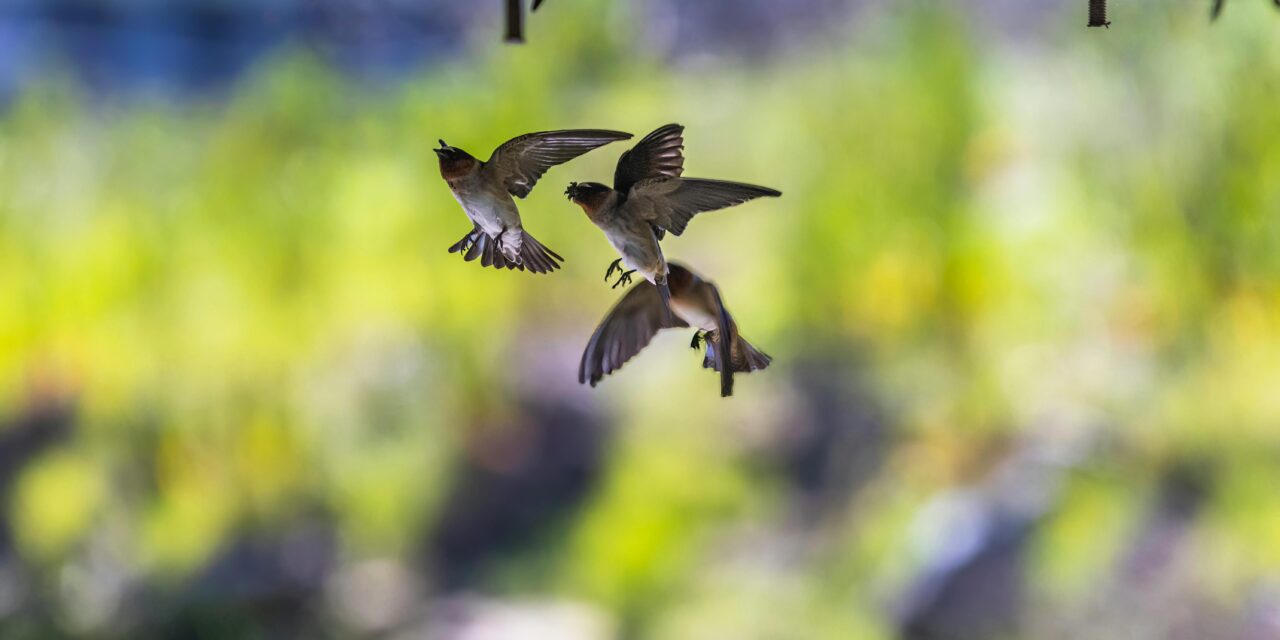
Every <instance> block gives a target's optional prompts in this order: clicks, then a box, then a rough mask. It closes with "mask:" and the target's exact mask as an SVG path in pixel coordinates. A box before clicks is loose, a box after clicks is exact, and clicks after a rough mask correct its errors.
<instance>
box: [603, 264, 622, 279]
mask: <svg viewBox="0 0 1280 640" xmlns="http://www.w3.org/2000/svg"><path fill="white" fill-rule="evenodd" d="M614 271H622V258H618V259H617V260H614V261H613V262H610V263H609V270H608V271H605V272H604V281H605V282H608V281H609V278H612V277H613V272H614Z"/></svg>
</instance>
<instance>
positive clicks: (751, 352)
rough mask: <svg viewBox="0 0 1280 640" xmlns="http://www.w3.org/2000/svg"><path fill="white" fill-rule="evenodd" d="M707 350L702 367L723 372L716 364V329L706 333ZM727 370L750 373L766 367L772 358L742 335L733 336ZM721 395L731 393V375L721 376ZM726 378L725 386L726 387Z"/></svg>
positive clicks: (718, 344)
mask: <svg viewBox="0 0 1280 640" xmlns="http://www.w3.org/2000/svg"><path fill="white" fill-rule="evenodd" d="M706 343H707V351H706V355H705V356H704V357H703V358H702V367H703V368H704V369H714V370H716V371H720V373H721V374H724V373H725V372H724V371H721V370H720V367H718V366H717V365H716V349H719V348H720V335H719V332H718V331H708V332H707V335H706ZM727 355H728V356H729V358H728V360H729V371H730V372H732V373H751V372H752V371H760V370H761V369H766V368H768V367H769V364H770V363H772V362H773V358H771V357H770V356H769V354H767V353H765V352H763V351H761V350H759V349H757V348H755V346H754V345H752V344H751V343H750V342H747V341H746V339H744V338H743V337H742V336H736V335H735V336H734V337H733V344H732V345H731V346H730V347H729V353H728V354H727ZM721 378H722V382H721V388H720V393H721V395H725V396H728V395H732V394H733V377H732V376H723V375H722V376H721ZM726 380H727V387H726Z"/></svg>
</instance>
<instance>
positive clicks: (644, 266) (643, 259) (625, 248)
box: [605, 230, 663, 282]
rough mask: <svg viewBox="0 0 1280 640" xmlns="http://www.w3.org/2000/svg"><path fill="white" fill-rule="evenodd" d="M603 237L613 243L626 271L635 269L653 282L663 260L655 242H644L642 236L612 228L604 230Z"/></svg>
mask: <svg viewBox="0 0 1280 640" xmlns="http://www.w3.org/2000/svg"><path fill="white" fill-rule="evenodd" d="M605 237H607V238H608V239H609V244H611V245H613V248H614V250H615V251H617V252H618V256H619V257H621V258H622V265H623V266H624V267H626V268H627V270H628V271H635V272H637V273H639V274H641V275H643V276H644V279H645V280H648V281H649V282H653V281H654V280H655V279H656V278H657V276H658V272H659V271H660V270H661V269H662V266H663V261H662V254H661V253H660V249H658V246H657V243H656V242H645V241H644V238H643V236H641V237H640V238H636V237H635V236H632V235H627V234H625V233H622V232H618V231H613V230H606V231H605ZM650 245H652V246H650Z"/></svg>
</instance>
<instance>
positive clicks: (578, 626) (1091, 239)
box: [0, 0, 1280, 639]
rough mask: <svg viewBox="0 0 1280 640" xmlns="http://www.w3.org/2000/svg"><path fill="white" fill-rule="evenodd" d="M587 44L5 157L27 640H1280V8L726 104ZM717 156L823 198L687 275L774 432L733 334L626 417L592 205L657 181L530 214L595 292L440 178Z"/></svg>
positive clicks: (898, 67) (711, 77)
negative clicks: (499, 167) (485, 635)
mask: <svg viewBox="0 0 1280 640" xmlns="http://www.w3.org/2000/svg"><path fill="white" fill-rule="evenodd" d="M560 4H561V5H564V6H563V7H556V12H555V13H554V14H552V13H548V14H547V15H546V16H544V17H543V16H540V20H539V23H538V30H539V33H538V34H537V37H533V38H531V42H530V43H529V44H528V45H525V46H523V47H503V48H499V47H497V46H496V45H495V44H494V43H493V42H491V41H492V40H493V39H492V38H490V37H489V36H490V35H491V34H484V36H483V37H477V38H476V43H477V44H476V49H475V51H474V55H472V56H470V57H468V58H467V59H465V60H462V61H454V62H450V63H447V64H445V65H444V66H438V67H434V68H432V69H430V70H428V71H425V72H423V74H422V75H421V77H419V78H416V79H413V80H412V81H409V82H406V83H405V84H404V85H403V86H400V87H397V88H394V89H386V88H382V89H378V90H371V89H369V88H368V87H365V86H361V85H360V84H359V82H358V81H353V80H350V79H347V78H344V77H342V76H340V75H338V74H336V73H335V72H333V71H331V70H329V69H327V68H326V67H325V66H324V65H323V64H321V63H319V62H318V61H317V60H315V59H314V58H312V57H310V56H309V55H308V54H306V53H299V52H292V53H285V54H281V55H280V56H278V57H277V58H275V59H274V60H273V61H272V62H270V63H269V64H265V65H263V66H261V67H260V68H259V69H257V70H256V71H255V72H254V73H252V74H251V76H250V77H249V78H248V79H246V80H245V81H243V83H242V86H240V87H239V88H238V90H237V91H236V92H235V94H234V95H233V96H232V97H230V98H229V99H228V100H227V101H225V102H216V103H183V104H180V105H175V104H154V103H147V102H141V103H139V102H128V103H127V106H121V105H107V106H105V107H104V106H101V105H98V106H89V105H87V104H86V101H84V100H82V99H81V96H80V95H79V94H78V91H77V89H76V88H75V85H74V84H73V83H69V82H60V81H57V80H50V81H49V82H47V83H44V84H43V85H42V86H40V87H38V88H35V89H32V90H29V91H26V92H25V93H24V94H23V95H21V96H20V97H19V98H18V99H17V100H16V101H15V102H14V103H13V104H11V105H10V106H9V107H8V109H7V110H6V111H5V112H4V113H3V114H0V416H4V418H3V420H4V421H5V426H4V428H3V429H0V461H3V468H0V489H3V491H4V494H5V496H6V502H5V510H4V512H3V513H4V516H3V527H0V530H2V531H0V533H2V534H3V535H0V549H2V550H3V555H2V556H0V615H2V616H3V630H4V633H3V634H0V635H3V636H4V637H48V636H49V635H50V634H57V635H92V636H94V637H103V636H107V637H112V636H120V637H147V636H154V635H163V634H169V635H171V636H172V637H290V636H292V635H300V636H304V637H349V636H353V635H363V634H369V633H375V632H383V631H389V632H393V633H404V634H419V633H426V634H427V635H428V637H470V636H466V635H465V633H467V631H465V629H472V630H474V629H475V628H477V627H483V626H484V625H497V626H496V627H494V628H499V629H507V628H511V627H502V626H501V625H503V624H507V625H516V626H517V627H518V628H520V629H522V631H518V632H510V631H508V632H507V634H508V635H507V636H505V637H539V636H535V635H534V634H535V633H537V631H536V628H537V627H538V625H543V626H545V627H548V628H553V629H557V631H551V632H545V633H548V634H549V635H548V637H569V638H573V637H579V638H598V637H615V636H626V637H654V638H706V637H734V638H850V637H858V638H890V637H897V636H903V637H912V638H934V637H938V638H952V637H954V638H982V637H986V638H990V637H1001V634H1006V635H1007V636H1008V637H1037V638H1068V637H1071V638H1077V637H1120V635H1124V637H1133V638H1174V637H1215V638H1241V639H1244V638H1270V637H1276V636H1277V634H1280V627H1278V626H1277V622H1276V620H1277V618H1278V617H1280V592H1277V588H1278V585H1280V545H1277V540H1280V501H1277V500H1276V495H1277V490H1280V464H1277V462H1280V392H1278V390H1280V257H1277V256H1280V179H1277V176H1280V111H1277V109H1276V104H1277V96H1280V38H1277V37H1276V34H1277V33H1278V31H1277V30H1280V19H1277V18H1276V17H1275V16H1274V15H1271V12H1269V11H1268V7H1267V6H1266V5H1265V4H1264V3H1253V4H1250V3H1246V2H1239V3H1238V4H1239V6H1238V7H1233V8H1232V11H1230V12H1228V13H1227V14H1225V15H1224V16H1223V18H1222V20H1220V21H1219V22H1218V23H1216V24H1215V25H1214V26H1213V27H1212V28H1210V27H1209V25H1208V24H1207V23H1206V20H1205V15H1204V11H1201V10H1200V9H1199V8H1195V9H1194V10H1193V9H1191V8H1188V7H1186V6H1181V3H1172V4H1174V5H1179V6H1176V7H1174V6H1165V3H1159V2H1154V1H1151V2H1145V3H1129V4H1133V5H1138V6H1135V7H1131V8H1125V7H1117V8H1116V11H1115V12H1113V14H1114V15H1113V18H1112V19H1113V20H1114V22H1115V24H1116V26H1117V27H1119V25H1121V24H1122V22H1123V24H1124V25H1125V26H1124V28H1113V29H1111V30H1110V31H1108V32H1097V31H1086V30H1085V29H1084V28H1083V24H1080V23H1082V22H1083V17H1082V15H1076V14H1074V13H1072V14H1067V13H1064V15H1063V17H1062V20H1061V21H1060V22H1061V28H1060V31H1059V32H1058V33H1056V34H1047V35H1046V39H1045V41H1044V42H1040V43H1036V44H1030V43H1025V42H1024V43H1021V44H1008V43H1004V44H996V45H990V44H987V43H984V41H983V40H984V37H983V36H982V35H980V34H981V33H982V31H981V27H980V26H975V25H974V23H975V22H976V21H975V20H974V19H973V18H972V17H971V16H963V15H960V14H950V13H948V10H947V9H944V8H940V7H939V5H938V4H937V3H927V4H926V3H919V4H918V5H916V6H914V7H908V8H901V9H898V10H897V11H896V12H895V13H891V14H887V15H880V14H874V13H872V12H869V13H867V15H865V16H862V20H861V21H859V22H858V23H856V24H855V25H852V26H851V27H850V28H849V31H848V38H847V42H846V43H844V44H841V45H838V46H837V45H830V44H829V43H825V44H823V45H822V46H815V47H813V48H809V49H804V50H801V51H796V52H793V53H791V54H787V55H784V56H781V57H779V58H777V59H773V60H770V61H768V62H761V63H758V64H752V65H745V64H739V63H733V62H725V61H711V62H707V63H698V62H696V61H695V62H694V63H692V64H690V65H685V66H680V65H671V64H669V63H668V62H667V61H664V60H661V59H658V58H656V57H655V56H652V55H648V54H646V53H645V51H646V50H645V47H644V46H643V44H642V43H641V42H640V41H639V40H638V39H636V38H634V37H632V36H629V35H628V30H627V29H624V28H621V25H625V24H626V10H625V9H623V10H618V9H613V10H606V5H607V3H602V2H595V1H588V0H581V1H578V2H573V1H571V0H560ZM1255 4H1256V5H1257V6H1254V5H1255ZM1077 13H1080V12H1077ZM1121 14H1123V16H1121ZM600 24H607V25H610V28H609V29H608V30H607V31H605V32H603V33H602V32H601V31H600V30H599V29H598V28H597V27H598V26H599V25H600ZM668 121H679V122H681V123H682V124H684V125H686V126H687V127H688V130H687V133H686V140H687V149H686V154H687V157H688V161H687V162H686V167H687V173H688V174H689V175H691V176H705V177H718V178H728V179H738V180H743V181H748V182H756V183H761V184H767V185H770V186H773V187H777V188H779V189H781V190H782V191H783V192H784V193H785V196H784V197H783V198H781V199H779V200H776V201H772V200H771V201H768V202H757V203H752V204H750V205H746V206H743V207H741V208H738V209H734V210H730V211H726V212H718V213H711V214H707V215H705V216H702V217H700V218H699V219H698V221H697V222H695V223H694V224H693V225H691V228H690V230H689V232H688V233H687V234H685V235H684V236H683V237H679V238H674V237H673V238H668V239H667V241H666V243H665V246H666V248H667V252H668V254H669V256H670V257H672V258H674V259H678V260H681V261H684V262H687V263H689V264H690V265H692V266H694V267H695V268H696V269H698V270H700V271H701V272H703V273H704V274H706V275H707V276H708V277H710V278H712V279H714V280H716V281H717V282H718V283H719V284H720V286H721V288H722V290H723V292H724V295H725V296H726V300H727V302H728V304H729V306H730V307H731V309H732V310H733V312H734V313H735V315H736V316H737V318H738V321H739V322H740V324H741V325H742V327H743V330H744V332H745V334H746V335H747V336H748V337H749V338H750V339H751V340H752V341H753V342H754V343H755V344H757V345H759V346H760V347H761V348H762V349H764V350H766V351H768V352H770V353H771V354H772V355H773V356H774V357H775V364H774V366H773V367H772V368H770V369H769V370H768V371H766V372H763V373H757V374H753V375H750V376H743V377H742V378H741V379H740V381H739V383H738V386H737V396H735V397H734V398H733V399H732V400H721V399H720V398H718V397H717V393H716V382H715V379H714V376H713V375H712V374H710V373H708V372H706V371H703V370H702V369H700V368H699V366H698V365H699V363H700V357H699V356H697V355H695V354H692V353H690V352H689V351H688V349H687V341H688V337H689V336H688V335H686V334H679V335H677V334H674V333H673V334H672V335H664V336H660V337H659V339H658V340H656V341H655V343H654V344H653V345H652V346H650V348H649V349H648V350H646V351H645V352H644V353H643V354H642V355H641V356H640V357H639V358H637V359H636V360H634V361H633V362H632V363H630V364H628V366H627V367H626V368H625V369H623V371H622V372H620V373H619V374H617V375H615V376H612V377H610V378H608V379H607V380H606V381H605V382H604V383H603V384H602V385H601V386H600V387H599V388H598V389H595V390H590V389H586V388H582V387H579V386H578V385H577V384H576V380H575V374H576V366H577V357H578V355H579V353H580V349H581V348H582V346H583V345H584V343H585V340H586V338H587V337H588V336H589V335H590V331H591V329H592V328H593V327H594V324H595V322H597V321H598V319H599V318H600V317H601V316H602V314H603V313H604V312H605V311H606V310H607V309H608V307H609V306H610V305H611V304H612V303H613V301H614V299H615V298H616V295H617V292H615V291H610V290H609V289H608V288H607V286H606V285H604V284H603V283H602V282H601V280H600V279H601V276H602V275H603V272H604V269H605V266H606V265H607V264H608V263H609V261H610V260H612V258H613V254H612V253H611V249H610V248H609V246H608V245H607V243H606V242H605V241H604V239H603V237H601V236H600V234H599V231H598V230H596V229H595V228H594V227H593V226H592V225H590V224H589V223H588V222H587V221H586V220H585V219H584V218H583V217H582V214H581V212H580V211H579V210H578V209H577V208H576V207H574V206H572V205H571V204H569V203H567V202H566V201H565V200H564V198H563V196H562V195H561V192H562V190H563V187H564V185H565V184H567V183H568V182H569V181H570V180H601V181H603V180H605V179H606V178H607V177H608V176H609V175H610V173H611V171H612V166H613V162H614V161H615V159H616V158H617V155H618V154H619V153H621V151H622V150H623V147H621V146H620V145H613V146H611V147H606V148H604V149H602V150H600V151H598V152H594V153H592V154H589V155H587V156H585V157H584V158H582V159H581V160H579V161H575V162H574V163H571V164H569V165H567V166H564V167H560V168H557V169H554V170H552V171H551V172H550V173H549V174H548V175H547V176H545V177H544V178H543V181H542V183H541V184H540V186H539V188H538V189H536V190H535V191H534V193H533V195H532V196H531V197H530V198H529V199H528V200H527V201H525V202H523V203H522V209H523V211H524V214H525V220H526V226H527V227H528V228H529V229H530V231H531V232H532V233H533V234H534V235H535V236H536V237H538V238H539V239H540V240H541V241H542V242H543V243H545V244H546V245H547V246H549V247H551V248H553V249H554V250H556V251H557V252H559V253H561V254H563V255H564V256H565V257H566V258H567V262H566V264H565V269H564V271H562V272H558V273H556V274H554V275H552V276H545V277H537V276H531V275H529V274H520V273H510V272H497V271H493V270H482V269H480V268H479V267H477V266H476V264H474V263H473V264H467V263H463V262H462V261H461V260H459V259H458V256H456V255H450V254H447V253H445V251H444V249H445V247H447V246H449V245H450V244H451V243H453V242H454V241H456V240H457V238H458V237H460V236H461V234H462V233H463V232H464V231H465V230H466V229H467V228H468V226H469V225H468V223H467V222H466V220H465V219H464V217H463V215H462V213H461V211H460V210H459V209H458V207H457V205H456V203H455V202H454V200H453V198H452V197H451V196H450V194H449V193H448V191H447V188H446V186H445V185H444V183H443V182H442V181H441V180H440V179H439V178H438V175H437V173H436V168H435V158H434V155H433V154H432V152H431V148H432V146H433V144H434V141H435V140H436V139H437V138H444V139H446V140H448V141H449V143H451V144H454V145H457V146H460V147H463V148H466V149H469V150H471V151H473V152H474V153H476V154H477V155H483V154H487V153H488V151H489V150H491V149H492V148H493V147H494V146H495V145H497V144H498V143H500V142H502V141H503V140H505V139H507V138H508V137H511V136H513V135H515V134H518V133H522V132H526V131H532V130H544V129H554V128H565V127H607V128H617V129H624V130H628V131H632V132H633V133H636V134H637V135H643V134H644V133H646V132H647V131H649V130H651V129H652V128H654V127H656V126H658V125H660V124H663V123H665V122H668ZM615 147H616V148H615ZM966 598H968V599H969V600H966ZM495 620H496V622H494V621H495ZM519 625H531V626H519ZM1267 625H1270V626H1267ZM460 629H462V630H464V631H460ZM531 629H535V630H531ZM939 629H945V630H947V631H946V632H945V633H944V632H941V631H939ZM1188 630H1191V632H1192V633H1191V635H1189V636H1184V635H1176V634H1178V633H1187V632H1188ZM197 632H198V635H194V634H197ZM184 634H193V635H184ZM948 634H950V635H948ZM1250 634H1252V635H1250ZM414 637H418V636H416V635H415V636H414ZM500 637H501V636H500Z"/></svg>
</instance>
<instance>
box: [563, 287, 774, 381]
mask: <svg viewBox="0 0 1280 640" xmlns="http://www.w3.org/2000/svg"><path fill="white" fill-rule="evenodd" d="M667 267H668V269H669V272H668V274H667V286H668V287H669V288H670V290H671V297H670V300H669V303H670V309H671V311H673V312H674V313H675V315H674V317H671V316H669V315H667V314H666V313H665V311H664V309H665V306H664V300H663V298H662V296H661V294H660V293H659V291H658V287H657V286H656V285H654V284H651V283H649V282H640V283H638V284H636V285H635V286H633V287H631V289H630V290H628V291H627V293H626V295H624V296H622V299H621V300H619V301H618V303H617V304H616V305H614V307H613V309H610V310H609V314H608V315H606V316H605V317H604V320H602V321H600V326H598V327H596V331H595V333H594V334H592V335H591V340H590V341H589V342H587V348H586V350H584V351H583V352H582V363H581V364H579V365H578V382H579V383H581V384H590V385H591V386H592V387H594V386H596V383H598V382H600V380H601V379H602V378H604V377H605V376H607V375H609V374H610V373H613V372H614V371H617V370H618V369H620V368H622V365H624V364H626V362H627V361H628V360H630V359H631V358H632V357H634V356H635V355H636V354H637V353H640V351H641V350H642V349H644V348H645V347H646V346H648V344H649V342H650V341H651V340H653V336H654V335H656V334H657V333H658V331H659V330H661V329H677V328H682V327H693V328H695V329H697V330H698V331H697V332H696V333H694V334H693V342H692V343H690V345H689V346H690V347H692V348H693V349H695V350H702V349H703V348H704V347H703V345H705V353H704V355H703V358H702V367H703V368H704V369H715V370H716V371H718V372H720V396H721V397H724V398H727V397H729V396H731V395H733V374H734V373H750V372H752V371H759V370H761V369H765V368H767V367H768V366H769V363H770V362H773V358H770V357H769V356H768V355H767V354H765V353H764V352H763V351H760V350H759V349H757V348H755V347H754V346H752V345H751V343H749V342H747V341H746V339H745V338H743V337H742V335H741V334H739V333H738V324H737V323H736V322H734V320H733V316H731V315H729V311H728V310H727V309H725V307H724V301H722V300H721V299H720V290H719V289H718V288H717V287H716V285H715V284H714V283H712V282H710V281H709V280H704V279H703V278H702V277H701V276H699V275H698V274H696V273H694V272H692V271H690V270H689V269H688V268H687V267H684V266H683V265H680V264H676V263H668V265H667ZM725 344H728V345H729V346H728V348H725V347H724V345H725Z"/></svg>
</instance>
